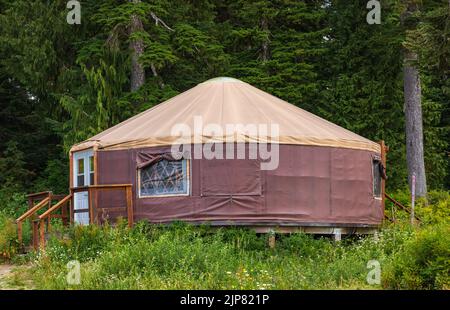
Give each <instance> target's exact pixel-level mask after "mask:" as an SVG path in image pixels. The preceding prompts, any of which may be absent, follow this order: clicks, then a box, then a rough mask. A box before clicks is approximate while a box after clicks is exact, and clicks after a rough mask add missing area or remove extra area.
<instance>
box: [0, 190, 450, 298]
mask: <svg viewBox="0 0 450 310" xmlns="http://www.w3.org/2000/svg"><path fill="white" fill-rule="evenodd" d="M449 202H450V195H449V194H448V193H446V192H436V193H431V194H430V203H429V204H424V203H421V202H419V203H418V205H417V213H418V214H419V215H421V217H422V218H423V222H422V224H421V225H418V226H415V227H411V225H409V224H408V217H407V216H405V218H404V219H403V220H402V219H401V218H399V222H398V223H397V224H395V225H393V224H386V226H385V227H384V228H382V230H381V231H380V233H379V236H378V238H374V237H373V236H366V237H356V236H353V237H350V238H345V239H344V240H342V241H341V242H340V243H335V242H333V241H332V240H331V239H330V238H319V237H314V236H312V235H305V234H301V233H295V234H286V235H277V242H276V247H275V249H270V248H269V247H268V245H267V244H268V239H267V238H268V235H265V234H262V235H257V234H256V233H255V232H254V231H251V230H246V229H241V228H221V229H212V228H210V227H208V226H191V225H188V224H183V223H175V224H173V225H170V226H157V225H150V224H148V223H145V222H141V223H138V224H137V225H135V227H133V228H132V229H129V228H128V227H127V225H126V222H120V223H118V224H117V225H116V226H115V227H111V226H108V225H106V226H103V227H98V226H85V227H83V226H76V227H72V228H70V229H68V230H65V231H60V232H59V234H58V235H59V236H61V235H63V236H64V238H56V237H54V238H51V239H50V240H49V241H48V243H47V247H46V250H45V252H43V253H31V254H29V255H28V256H25V257H24V256H17V255H16V256H14V254H15V249H14V245H15V244H16V243H15V242H16V241H15V240H16V239H15V238H16V237H15V230H14V225H13V224H12V223H11V219H10V218H8V216H6V215H2V214H1V213H0V248H1V249H9V253H10V254H11V256H12V261H13V262H15V263H16V264H26V268H24V269H23V270H22V271H21V274H20V277H16V278H17V279H19V280H20V279H27V281H28V280H31V282H29V283H28V282H27V283H28V284H27V285H26V286H28V287H30V285H31V287H33V288H36V289H449V288H450V276H449V275H450V225H449V218H450V217H449V209H450V207H449V206H450V204H449ZM405 203H407V201H405ZM54 227H55V228H57V227H58V225H55V226H54ZM59 227H60V229H62V228H61V226H59ZM28 234H29V232H28ZM28 237H29V236H28ZM72 260H77V261H79V262H80V264H81V265H80V271H81V283H80V284H77V285H69V284H68V283H67V280H66V277H67V275H68V271H69V270H68V268H67V263H68V262H70V261H72ZM372 260H376V261H378V262H379V264H380V267H381V282H380V284H374V285H371V284H369V283H368V282H367V276H368V273H369V271H371V268H368V262H369V261H372ZM19 280H18V282H20V281H19Z"/></svg>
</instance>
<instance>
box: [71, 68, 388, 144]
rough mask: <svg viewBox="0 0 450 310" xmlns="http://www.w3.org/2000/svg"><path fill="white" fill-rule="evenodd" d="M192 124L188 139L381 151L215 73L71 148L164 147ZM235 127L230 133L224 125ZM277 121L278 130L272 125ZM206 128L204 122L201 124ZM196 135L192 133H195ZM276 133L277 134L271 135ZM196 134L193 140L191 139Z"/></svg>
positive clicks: (332, 126)
mask: <svg viewBox="0 0 450 310" xmlns="http://www.w3.org/2000/svg"><path fill="white" fill-rule="evenodd" d="M200 118H201V123H202V124H203V126H207V125H208V124H215V126H216V127H217V125H218V126H220V127H221V128H223V132H222V133H220V131H214V130H211V131H209V132H206V131H205V132H203V131H199V132H198V134H195V130H194V123H195V122H196V121H197V122H198V120H199V119H200ZM177 124H185V125H187V126H188V127H189V128H192V133H191V134H192V135H191V138H192V141H193V142H194V143H198V142H202V143H204V142H211V141H213V142H219V141H226V142H275V143H280V144H298V145H315V146H330V147H342V148H351V149H362V150H371V151H375V152H380V146H379V145H378V144H377V143H375V142H373V141H370V140H368V139H366V138H364V137H361V136H359V135H357V134H355V133H353V132H351V131H349V130H347V129H344V128H342V127H339V126H338V125H335V124H333V123H331V122H329V121H327V120H325V119H322V118H320V117H318V116H316V115H314V114H311V113H309V112H307V111H305V110H303V109H300V108H298V107H296V106H294V105H292V104H290V103H288V102H286V101H283V100H281V99H279V98H277V97H275V96H272V95H270V94H268V93H266V92H264V91H262V90H260V89H258V88H256V87H253V86H252V85H250V84H247V83H245V82H242V81H240V80H237V79H233V78H225V77H221V78H215V79H211V80H208V81H206V82H203V83H200V84H198V85H197V86H195V87H193V88H191V89H189V90H187V91H185V92H183V93H181V94H179V95H177V96H175V97H173V98H171V99H169V100H167V101H165V102H163V103H161V104H158V105H156V106H155V107H153V108H151V109H148V110H147V111H144V112H142V113H140V114H138V115H136V116H134V117H132V118H130V119H128V120H126V121H124V122H122V123H120V124H118V125H116V126H114V127H111V128H109V129H107V130H105V131H103V132H101V133H99V134H97V135H96V136H94V137H92V138H90V139H88V140H86V141H84V142H81V143H79V144H77V145H74V146H73V147H72V149H71V151H72V152H74V151H79V150H83V149H87V148H91V147H94V146H95V147H97V148H99V149H105V150H114V149H127V148H137V147H152V146H166V145H172V144H177V143H179V141H180V140H179V139H180V136H179V135H178V136H177V135H174V134H173V129H174V126H175V125H177ZM230 124H231V125H233V124H234V125H236V124H242V125H244V126H240V127H239V126H235V128H234V130H233V131H232V132H231V133H230V132H229V131H226V130H225V129H226V128H227V125H230ZM249 124H254V125H256V126H260V125H261V124H262V125H266V127H267V128H268V134H265V135H261V134H256V135H255V134H254V133H252V132H251V131H249V130H248V128H249V127H246V125H249ZM275 125H278V129H279V130H278V133H276V134H273V133H272V132H271V128H274V127H273V126H275ZM203 128H205V127H203ZM194 135H195V138H194ZM275 135H276V137H275ZM194 139H195V140H194Z"/></svg>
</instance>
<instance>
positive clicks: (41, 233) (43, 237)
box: [39, 219, 45, 250]
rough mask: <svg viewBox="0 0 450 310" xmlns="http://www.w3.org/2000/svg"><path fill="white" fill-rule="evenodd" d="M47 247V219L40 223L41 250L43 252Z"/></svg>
mask: <svg viewBox="0 0 450 310" xmlns="http://www.w3.org/2000/svg"><path fill="white" fill-rule="evenodd" d="M44 247H45V219H42V220H40V221H39V248H40V249H41V250H43V249H44Z"/></svg>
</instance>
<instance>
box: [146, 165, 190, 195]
mask: <svg viewBox="0 0 450 310" xmlns="http://www.w3.org/2000/svg"><path fill="white" fill-rule="evenodd" d="M187 166H188V163H187V160H185V159H184V160H178V161H168V160H161V161H159V162H157V163H155V164H153V165H150V166H147V167H145V168H142V169H140V170H139V173H140V196H164V195H186V194H188V192H189V187H188V180H189V178H188V169H187Z"/></svg>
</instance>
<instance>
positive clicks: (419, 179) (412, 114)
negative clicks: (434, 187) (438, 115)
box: [403, 50, 427, 197]
mask: <svg viewBox="0 0 450 310" xmlns="http://www.w3.org/2000/svg"><path fill="white" fill-rule="evenodd" d="M416 59H417V55H416V54H415V53H414V52H412V51H409V50H407V51H405V54H404V61H405V62H404V66H403V88H404V94H405V125H406V160H407V165H408V182H409V185H410V188H411V182H412V175H413V174H415V175H416V193H415V194H416V196H418V197H425V196H426V194H427V181H426V175H425V164H424V156H423V129H422V105H421V89H420V77H419V70H418V69H417V67H416V66H415V65H414V64H412V63H411V62H412V61H414V60H416Z"/></svg>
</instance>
